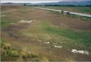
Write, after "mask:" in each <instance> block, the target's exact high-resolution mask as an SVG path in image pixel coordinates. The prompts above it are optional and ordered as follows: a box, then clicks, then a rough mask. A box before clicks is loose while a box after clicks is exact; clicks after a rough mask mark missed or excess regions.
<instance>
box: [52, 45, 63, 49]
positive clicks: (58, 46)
mask: <svg viewBox="0 0 91 62" xmlns="http://www.w3.org/2000/svg"><path fill="white" fill-rule="evenodd" d="M54 47H55V48H62V46H57V45H55V46H54Z"/></svg>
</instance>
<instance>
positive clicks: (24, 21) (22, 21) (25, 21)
mask: <svg viewBox="0 0 91 62" xmlns="http://www.w3.org/2000/svg"><path fill="white" fill-rule="evenodd" d="M19 22H20V23H31V22H33V20H30V21H27V20H21V21H19Z"/></svg>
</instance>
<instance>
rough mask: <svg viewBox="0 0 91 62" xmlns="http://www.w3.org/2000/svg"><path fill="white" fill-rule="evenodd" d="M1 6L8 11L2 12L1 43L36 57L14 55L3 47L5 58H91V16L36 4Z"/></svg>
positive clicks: (38, 59)
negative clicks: (57, 11) (38, 7)
mask: <svg viewBox="0 0 91 62" xmlns="http://www.w3.org/2000/svg"><path fill="white" fill-rule="evenodd" d="M8 7H9V8H8ZM1 8H2V9H1V10H2V12H4V11H8V12H4V13H1V43H3V42H6V43H9V44H10V45H11V47H12V48H15V49H17V50H19V51H21V50H24V51H25V50H28V51H30V52H33V53H34V54H31V56H32V58H31V57H30V58H21V55H20V56H18V57H12V56H9V55H7V54H5V53H4V54H3V49H2V48H1V50H2V51H1V52H2V54H1V60H2V61H24V60H25V61H45V62H47V61H91V23H90V22H91V19H89V22H88V19H81V18H78V17H69V16H67V15H62V14H55V13H53V12H50V11H46V10H40V9H36V8H34V7H23V6H14V7H12V6H5V7H4V6H2V7H1ZM49 8H50V7H49ZM55 8H56V7H55ZM60 9H62V8H60ZM65 9H66V8H65ZM72 9H73V8H72ZM75 9H76V8H75ZM75 9H73V10H75ZM10 10H12V11H10ZM76 10H77V9H76ZM77 11H80V10H77ZM82 12H84V11H82ZM85 12H86V11H85ZM87 13H89V12H87Z"/></svg>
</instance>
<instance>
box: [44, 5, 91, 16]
mask: <svg viewBox="0 0 91 62" xmlns="http://www.w3.org/2000/svg"><path fill="white" fill-rule="evenodd" d="M45 7H46V8H52V9H59V10H65V11H72V12H79V13H84V14H91V8H90V7H60V6H45Z"/></svg>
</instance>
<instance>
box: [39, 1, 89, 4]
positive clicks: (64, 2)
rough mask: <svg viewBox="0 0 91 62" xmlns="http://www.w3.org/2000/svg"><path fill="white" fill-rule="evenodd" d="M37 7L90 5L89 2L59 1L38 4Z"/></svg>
mask: <svg viewBox="0 0 91 62" xmlns="http://www.w3.org/2000/svg"><path fill="white" fill-rule="evenodd" d="M39 5H91V0H83V1H82V0H81V1H79V0H77V1H76V0H75V1H74V0H71V1H69V0H67V1H66V0H65V1H59V2H51V3H40V4H39Z"/></svg>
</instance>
